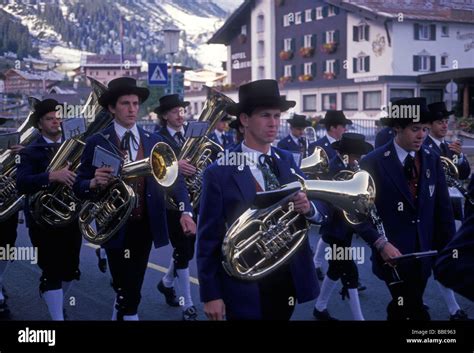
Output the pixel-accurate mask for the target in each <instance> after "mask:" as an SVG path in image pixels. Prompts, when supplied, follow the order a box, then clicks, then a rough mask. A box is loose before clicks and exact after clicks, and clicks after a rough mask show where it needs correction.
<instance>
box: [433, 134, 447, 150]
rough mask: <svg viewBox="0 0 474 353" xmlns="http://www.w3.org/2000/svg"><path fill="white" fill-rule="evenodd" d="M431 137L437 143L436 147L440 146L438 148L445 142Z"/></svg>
mask: <svg viewBox="0 0 474 353" xmlns="http://www.w3.org/2000/svg"><path fill="white" fill-rule="evenodd" d="M430 137H431V139H432V140H433V141H434V143H436V146H438V147H439V146H440V145H441V144H442V143H443V142H444V141H443V140H438V139H437V138H436V137H433V136H431V135H430Z"/></svg>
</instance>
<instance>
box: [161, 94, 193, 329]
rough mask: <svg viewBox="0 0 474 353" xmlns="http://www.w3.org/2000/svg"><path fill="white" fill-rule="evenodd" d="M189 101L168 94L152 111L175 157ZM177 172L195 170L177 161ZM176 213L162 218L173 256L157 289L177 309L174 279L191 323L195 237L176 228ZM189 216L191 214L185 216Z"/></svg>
mask: <svg viewBox="0 0 474 353" xmlns="http://www.w3.org/2000/svg"><path fill="white" fill-rule="evenodd" d="M188 105H189V102H186V101H182V100H180V99H179V95H177V94H172V95H167V96H163V97H161V98H160V105H159V106H158V107H157V108H155V113H157V114H158V117H159V119H160V121H161V125H162V128H161V130H159V132H158V133H159V135H160V136H161V137H162V138H163V140H164V141H165V142H166V143H167V144H168V145H170V146H171V148H172V149H173V151H174V153H175V154H176V156H179V154H180V152H181V147H182V146H183V145H184V143H185V141H186V139H185V137H184V134H185V129H184V111H183V110H184V108H185V107H186V106H188ZM178 164H179V171H180V173H181V174H182V175H184V176H191V175H194V174H195V173H196V168H195V167H194V166H193V165H191V164H190V163H189V162H188V161H187V160H185V159H183V160H180V161H178ZM181 213H182V212H180V211H178V210H173V209H171V208H168V209H167V210H166V217H167V222H168V234H169V238H170V241H171V245H172V246H173V256H172V258H171V261H170V265H169V267H168V271H167V272H166V274H165V276H163V278H162V279H161V281H160V282H159V283H158V285H157V288H158V290H159V291H160V292H161V293H162V294H163V295H164V296H165V299H166V303H168V305H170V306H179V305H180V303H179V301H178V299H177V297H176V292H175V290H174V283H175V280H176V282H177V284H178V289H179V298H182V299H183V303H182V309H183V320H185V321H192V320H196V318H197V311H196V307H195V306H194V303H193V299H192V297H191V282H190V275H189V261H191V260H192V259H193V257H194V247H195V242H196V237H195V235H194V234H192V235H189V234H185V233H184V232H183V230H182V228H181V227H180V226H179V217H180V216H181ZM189 216H190V217H193V213H192V212H190V213H189Z"/></svg>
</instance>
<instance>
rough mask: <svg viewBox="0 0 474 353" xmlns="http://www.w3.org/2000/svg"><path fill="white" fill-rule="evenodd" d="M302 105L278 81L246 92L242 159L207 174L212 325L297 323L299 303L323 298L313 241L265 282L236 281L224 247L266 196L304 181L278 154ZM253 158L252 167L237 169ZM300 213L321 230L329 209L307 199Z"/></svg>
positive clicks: (206, 259) (205, 260) (203, 256)
mask: <svg viewBox="0 0 474 353" xmlns="http://www.w3.org/2000/svg"><path fill="white" fill-rule="evenodd" d="M294 105H295V102H293V101H287V100H285V99H284V98H283V97H281V96H280V92H279V89H278V83H277V82H276V81H275V80H259V81H254V82H251V83H248V84H245V85H242V86H241V87H240V88H239V102H238V103H235V104H233V105H231V106H230V107H229V108H228V109H227V112H228V113H229V114H231V115H235V116H237V117H238V118H239V119H240V122H241V124H242V126H243V128H244V141H243V142H242V143H241V144H239V145H238V146H237V147H236V148H235V149H233V150H232V151H230V152H231V153H234V155H235V156H236V158H230V159H229V162H228V163H226V160H218V161H216V162H215V163H214V164H212V165H211V166H210V167H209V168H207V169H206V172H205V174H204V182H203V192H202V199H201V205H200V219H199V227H198V244H197V264H198V275H199V283H200V293H201V301H203V302H204V311H205V313H206V315H207V316H208V317H209V318H210V319H212V320H221V319H223V318H224V317H226V318H227V319H228V320H238V319H277V320H278V319H279V320H289V318H290V317H291V315H292V313H293V309H294V304H295V300H298V302H300V303H301V302H306V301H309V300H312V299H314V298H315V297H316V296H317V294H318V291H319V289H318V284H317V281H316V276H315V274H314V271H313V270H312V266H311V249H310V247H309V244H308V241H307V239H306V240H305V241H304V243H303V244H302V245H301V247H300V249H298V250H297V252H296V253H295V254H294V255H293V257H292V258H291V259H290V261H289V262H288V263H286V264H285V265H283V266H281V267H280V268H279V269H278V270H276V271H275V272H273V273H271V274H269V275H268V276H266V277H264V278H263V279H260V280H257V281H245V280H240V279H237V278H235V277H231V276H230V275H229V274H227V273H226V271H225V270H224V268H223V266H222V260H223V254H222V250H221V249H222V243H223V240H224V236H225V234H226V231H227V229H228V228H229V227H230V226H231V225H232V223H233V222H234V221H235V220H236V219H237V218H238V217H239V216H240V215H242V214H243V213H244V212H245V211H246V210H247V209H248V208H249V207H250V206H251V205H252V202H253V201H254V198H255V196H256V193H257V192H258V191H269V190H274V189H277V188H279V186H280V185H283V184H287V183H289V182H293V181H296V180H297V179H296V177H295V176H294V174H293V172H292V170H293V171H295V172H297V173H298V174H300V175H302V173H301V171H299V169H298V167H297V166H296V164H295V162H294V160H293V157H292V156H291V154H290V153H288V152H285V151H283V150H280V149H278V148H274V147H271V143H272V142H273V141H274V140H275V138H276V136H277V133H278V127H279V123H280V115H281V112H284V111H286V110H287V109H289V108H290V107H293V106H294ZM239 156H246V157H247V158H249V160H251V161H252V163H232V162H231V161H232V160H236V159H237V160H238V159H239ZM292 202H293V208H294V210H295V211H296V212H298V213H299V214H302V215H305V216H306V217H307V218H308V219H310V220H312V221H314V222H322V221H323V219H324V216H323V214H324V212H325V206H324V205H323V204H322V203H319V202H317V203H315V204H316V205H317V208H316V206H314V204H313V203H310V202H309V201H308V199H307V197H306V195H305V194H304V193H301V192H300V193H298V194H297V195H296V196H295V197H294V198H293V199H292Z"/></svg>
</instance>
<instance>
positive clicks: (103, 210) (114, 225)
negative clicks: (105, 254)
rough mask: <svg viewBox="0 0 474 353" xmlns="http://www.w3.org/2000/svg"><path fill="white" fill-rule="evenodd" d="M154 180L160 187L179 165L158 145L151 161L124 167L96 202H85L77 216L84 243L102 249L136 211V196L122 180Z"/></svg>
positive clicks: (167, 183)
mask: <svg viewBox="0 0 474 353" xmlns="http://www.w3.org/2000/svg"><path fill="white" fill-rule="evenodd" d="M147 176H153V177H154V179H155V181H156V182H157V183H158V184H160V185H162V186H163V187H170V186H172V185H173V183H174V182H175V181H176V179H177V177H178V161H177V159H176V156H175V154H174V152H173V150H172V149H171V147H170V146H169V145H168V144H166V143H164V142H158V143H157V144H155V146H153V148H152V150H151V153H150V157H147V158H145V159H142V160H139V161H135V162H130V163H127V164H125V165H124V166H123V168H122V172H121V175H120V179H118V180H115V181H114V182H113V183H112V184H111V185H109V186H108V187H107V188H106V189H105V190H104V191H103V192H102V193H101V196H100V197H99V199H98V200H95V201H86V202H85V203H84V205H83V207H82V209H81V211H80V213H79V229H80V230H81V233H82V236H83V237H84V239H86V240H87V241H89V242H91V243H93V244H97V245H101V244H103V243H105V242H106V241H108V240H109V239H110V238H112V237H113V236H114V235H115V234H116V233H117V231H118V230H119V229H120V228H121V227H122V226H123V224H124V223H125V222H126V221H127V219H128V217H129V216H130V213H131V212H132V210H133V208H134V207H135V202H136V195H135V192H134V191H133V189H132V188H131V187H130V186H128V185H127V184H126V183H125V180H127V179H132V178H137V177H147Z"/></svg>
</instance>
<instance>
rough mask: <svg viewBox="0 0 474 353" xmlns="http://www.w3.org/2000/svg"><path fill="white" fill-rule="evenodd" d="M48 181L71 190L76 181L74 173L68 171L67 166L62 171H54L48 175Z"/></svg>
mask: <svg viewBox="0 0 474 353" xmlns="http://www.w3.org/2000/svg"><path fill="white" fill-rule="evenodd" d="M49 181H50V182H56V183H61V184H64V185H67V186H69V187H70V188H72V185H73V184H74V181H76V173H74V172H72V171H70V170H69V165H67V166H66V167H64V168H63V169H59V170H55V171H54V172H50V173H49Z"/></svg>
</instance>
